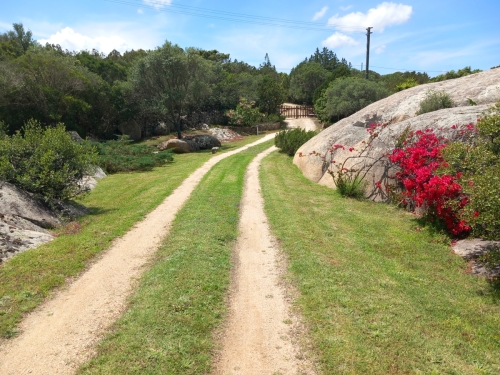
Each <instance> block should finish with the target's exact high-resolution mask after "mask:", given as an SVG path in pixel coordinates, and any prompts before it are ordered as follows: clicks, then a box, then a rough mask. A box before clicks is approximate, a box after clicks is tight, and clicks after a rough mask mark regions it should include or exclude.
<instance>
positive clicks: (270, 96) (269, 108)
mask: <svg viewBox="0 0 500 375" xmlns="http://www.w3.org/2000/svg"><path fill="white" fill-rule="evenodd" d="M257 91H258V95H259V101H258V104H259V108H260V111H261V112H263V113H267V114H271V113H276V108H277V107H278V106H279V105H280V104H281V103H283V102H284V101H285V98H286V94H285V91H284V90H283V87H282V86H281V84H280V82H278V81H276V80H275V79H274V78H272V77H270V76H268V75H265V76H264V78H263V79H262V81H261V82H260V83H259V86H258V88H257Z"/></svg>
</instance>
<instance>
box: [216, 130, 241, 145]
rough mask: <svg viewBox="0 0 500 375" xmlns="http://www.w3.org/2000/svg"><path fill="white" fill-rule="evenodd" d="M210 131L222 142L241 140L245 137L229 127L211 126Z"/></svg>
mask: <svg viewBox="0 0 500 375" xmlns="http://www.w3.org/2000/svg"><path fill="white" fill-rule="evenodd" d="M209 131H210V133H211V134H212V135H213V136H214V137H215V138H217V139H218V140H219V141H221V142H232V141H239V140H241V139H243V137H242V136H241V135H240V134H238V133H236V132H235V131H233V130H231V129H228V128H211V129H209Z"/></svg>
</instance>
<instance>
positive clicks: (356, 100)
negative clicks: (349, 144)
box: [316, 77, 390, 121]
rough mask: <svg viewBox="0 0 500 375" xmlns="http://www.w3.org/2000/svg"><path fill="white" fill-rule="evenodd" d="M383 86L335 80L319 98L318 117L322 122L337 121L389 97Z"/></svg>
mask: <svg viewBox="0 0 500 375" xmlns="http://www.w3.org/2000/svg"><path fill="white" fill-rule="evenodd" d="M389 94H390V93H389V91H387V89H385V88H384V87H383V86H381V85H379V84H377V83H375V82H371V81H369V80H366V79H360V78H354V77H348V78H342V79H337V80H335V81H334V82H332V83H331V84H330V86H328V88H327V89H326V91H325V93H324V94H323V96H322V97H321V100H322V102H321V105H322V107H321V108H318V106H316V110H317V111H318V110H319V113H318V117H320V119H321V120H322V121H331V120H334V119H336V120H339V119H341V118H344V117H347V116H350V115H352V114H353V113H356V112H357V111H359V110H361V109H362V108H364V107H366V106H367V105H370V104H372V103H374V102H376V101H378V100H380V99H383V98H385V97H387V96H389Z"/></svg>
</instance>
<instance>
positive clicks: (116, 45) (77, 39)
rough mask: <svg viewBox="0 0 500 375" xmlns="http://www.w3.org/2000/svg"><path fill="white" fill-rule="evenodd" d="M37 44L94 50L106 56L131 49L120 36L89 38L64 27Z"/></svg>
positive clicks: (74, 49) (76, 49) (73, 49)
mask: <svg viewBox="0 0 500 375" xmlns="http://www.w3.org/2000/svg"><path fill="white" fill-rule="evenodd" d="M39 42H40V43H41V44H42V45H44V44H45V43H50V44H59V45H60V46H61V47H62V48H64V49H68V50H70V51H81V50H92V49H93V48H95V49H96V50H98V51H100V52H104V53H106V54H107V53H109V52H111V51H112V50H114V49H116V50H118V51H120V52H125V51H126V50H130V49H131V47H130V46H129V45H128V44H127V43H126V42H125V40H124V39H123V38H121V37H120V36H117V35H107V36H98V37H94V38H91V37H89V36H86V35H82V34H80V33H77V32H75V31H74V30H73V29H72V28H70V27H65V28H64V29H62V30H61V31H58V32H56V33H55V34H53V35H51V36H50V37H49V38H48V39H41V40H39Z"/></svg>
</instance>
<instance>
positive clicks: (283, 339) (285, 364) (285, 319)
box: [215, 147, 314, 375]
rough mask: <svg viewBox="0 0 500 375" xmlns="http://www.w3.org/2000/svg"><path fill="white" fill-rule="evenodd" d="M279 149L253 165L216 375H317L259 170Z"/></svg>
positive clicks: (262, 155) (248, 182)
mask: <svg viewBox="0 0 500 375" xmlns="http://www.w3.org/2000/svg"><path fill="white" fill-rule="evenodd" d="M274 150H276V148H275V147H272V148H270V149H268V150H267V151H265V152H263V153H261V154H259V155H258V156H257V157H256V158H255V159H254V160H253V161H252V163H251V164H250V165H249V167H248V169H247V172H246V177H245V187H244V192H243V199H242V202H241V213H240V222H239V230H240V234H239V237H238V241H237V244H236V249H235V254H234V258H235V267H234V270H233V277H232V285H231V292H230V298H229V301H230V302H229V305H230V314H229V319H228V322H227V325H226V327H225V330H224V333H223V340H222V345H223V349H222V351H221V353H220V357H219V358H218V360H217V363H216V365H215V368H216V370H215V374H220V375H228V374H233V375H253V374H255V375H262V374H282V375H285V374H286V375H288V374H299V373H300V374H313V373H314V372H313V370H312V366H311V364H310V363H309V362H308V361H307V360H306V359H305V355H304V353H302V352H301V349H300V346H299V345H298V342H297V335H298V329H297V328H298V327H299V326H300V324H299V323H300V322H299V321H298V318H297V316H295V315H293V314H292V312H291V308H290V305H289V302H288V301H287V299H286V298H285V297H286V293H285V290H284V288H283V286H282V283H281V282H282V280H281V275H282V273H283V272H284V269H283V267H284V264H283V262H279V261H278V260H279V256H278V255H279V254H278V248H277V244H276V241H275V240H274V239H273V237H272V236H271V234H270V232H269V227H268V222H267V218H266V215H265V213H264V201H263V198H262V196H261V193H260V183H259V166H260V162H261V160H262V159H263V158H264V157H265V156H266V155H268V154H269V153H271V152H272V151H274Z"/></svg>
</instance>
